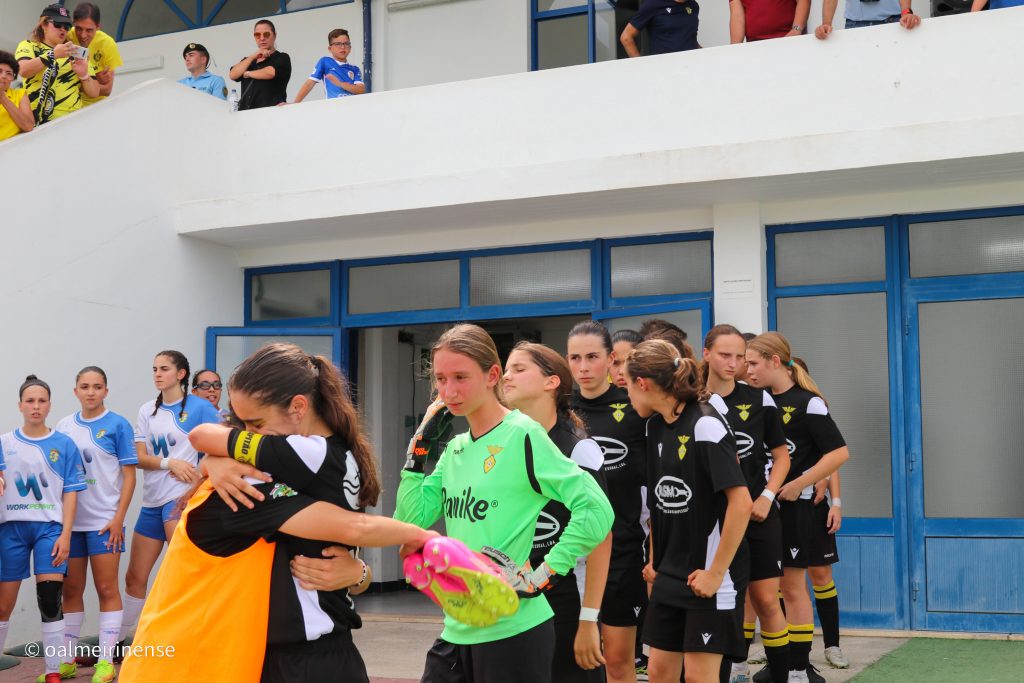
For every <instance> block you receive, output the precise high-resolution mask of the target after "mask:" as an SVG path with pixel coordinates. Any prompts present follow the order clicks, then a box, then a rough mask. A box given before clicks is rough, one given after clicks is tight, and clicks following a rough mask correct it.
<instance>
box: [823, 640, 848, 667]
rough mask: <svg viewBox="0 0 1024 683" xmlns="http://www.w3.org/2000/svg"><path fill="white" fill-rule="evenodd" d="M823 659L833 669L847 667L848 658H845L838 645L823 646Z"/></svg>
mask: <svg viewBox="0 0 1024 683" xmlns="http://www.w3.org/2000/svg"><path fill="white" fill-rule="evenodd" d="M825 659H826V660H827V661H828V663H829V664H831V665H832V667H833V668H835V669H849V668H850V660H849V659H847V658H846V655H844V654H843V651H842V650H840V649H839V646H838V645H833V646H832V647H826V648H825Z"/></svg>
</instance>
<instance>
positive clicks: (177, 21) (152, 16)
mask: <svg viewBox="0 0 1024 683" xmlns="http://www.w3.org/2000/svg"><path fill="white" fill-rule="evenodd" d="M194 11H195V9H194V7H193V10H192V12H193V13H194ZM184 12H185V14H186V16H190V14H189V11H188V10H185V11H184ZM100 16H101V18H102V19H104V25H106V26H110V27H116V26H117V21H118V20H119V19H120V17H117V18H114V17H113V16H109V18H108V17H104V16H103V15H102V10H101V15H100ZM193 18H194V17H193ZM187 28H188V26H187V25H186V24H185V22H183V21H182V20H181V17H179V16H178V15H177V14H175V13H174V11H173V10H171V8H170V7H168V6H167V5H166V3H164V2H163V0H160V1H159V2H136V3H135V4H133V5H132V6H131V9H129V10H128V18H127V19H126V20H125V22H124V34H123V35H122V37H121V39H122V40H129V39H131V38H143V37H145V36H153V35H157V34H160V33H172V32H174V31H184V30H185V29H187Z"/></svg>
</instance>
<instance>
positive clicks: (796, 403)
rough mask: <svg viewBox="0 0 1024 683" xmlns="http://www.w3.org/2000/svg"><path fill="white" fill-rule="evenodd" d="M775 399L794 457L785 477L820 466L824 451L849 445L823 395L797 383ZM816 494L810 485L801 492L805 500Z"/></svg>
mask: <svg viewBox="0 0 1024 683" xmlns="http://www.w3.org/2000/svg"><path fill="white" fill-rule="evenodd" d="M773 398H774V399H775V404H776V405H777V406H778V407H779V411H780V414H781V416H782V429H783V431H784V432H785V434H786V446H787V447H788V448H789V457H790V458H791V459H792V464H791V465H790V468H789V474H788V475H787V476H786V481H787V482H789V481H792V480H794V479H796V478H797V477H799V476H801V475H802V474H803V473H804V472H806V471H807V470H809V469H810V468H812V467H814V466H815V465H817V464H818V461H819V460H821V456H823V455H824V454H826V453H831V452H832V451H834V450H836V449H837V448H842V447H843V446H845V445H846V441H844V440H843V435H842V434H840V433H839V427H837V426H836V423H835V420H833V419H832V416H831V415H830V414H829V412H828V404H826V403H825V401H824V399H822V398H821V397H820V396H817V395H815V394H812V393H811V392H809V391H807V390H806V389H801V388H800V387H799V386H797V385H795V384H794V385H793V387H792V388H790V389H789V390H787V391H784V392H782V393H781V394H776V395H775V396H774V397H773ZM813 496H814V487H813V486H808V487H807V488H806V489H804V490H803V492H802V493H801V494H800V497H801V498H803V499H811V498H812V497H813Z"/></svg>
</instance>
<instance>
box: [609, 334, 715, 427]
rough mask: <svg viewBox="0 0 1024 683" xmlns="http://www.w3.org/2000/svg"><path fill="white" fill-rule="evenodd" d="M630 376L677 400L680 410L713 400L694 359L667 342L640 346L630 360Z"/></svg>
mask: <svg viewBox="0 0 1024 683" xmlns="http://www.w3.org/2000/svg"><path fill="white" fill-rule="evenodd" d="M626 375H628V376H629V378H630V379H632V380H633V381H636V380H637V378H640V377H643V378H645V379H647V380H649V381H651V382H653V383H654V384H655V385H657V386H658V388H659V389H661V390H662V391H664V392H665V393H666V394H668V395H669V396H671V397H673V398H674V399H675V400H676V410H677V411H678V409H679V406H681V405H683V404H685V403H688V402H689V401H695V400H696V401H706V400H708V398H709V397H710V394H709V393H708V392H707V390H706V389H705V386H704V380H703V378H702V377H701V371H700V367H699V366H698V364H697V361H695V360H694V359H693V358H684V357H682V356H681V355H680V354H679V350H678V349H677V348H676V347H675V346H673V345H672V344H670V343H669V342H667V341H663V340H661V339H652V340H650V341H645V342H641V343H640V344H637V346H636V348H634V349H633V350H632V351H630V353H629V357H628V358H627V359H626Z"/></svg>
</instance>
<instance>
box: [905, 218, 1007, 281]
mask: <svg viewBox="0 0 1024 683" xmlns="http://www.w3.org/2000/svg"><path fill="white" fill-rule="evenodd" d="M1017 270H1024V216H1000V217H997V218H974V219H971V220H966V221H942V222H939V223H912V224H911V225H910V276H911V277H936V276H939V275H971V274H974V273H1009V272H1013V271H1017Z"/></svg>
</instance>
